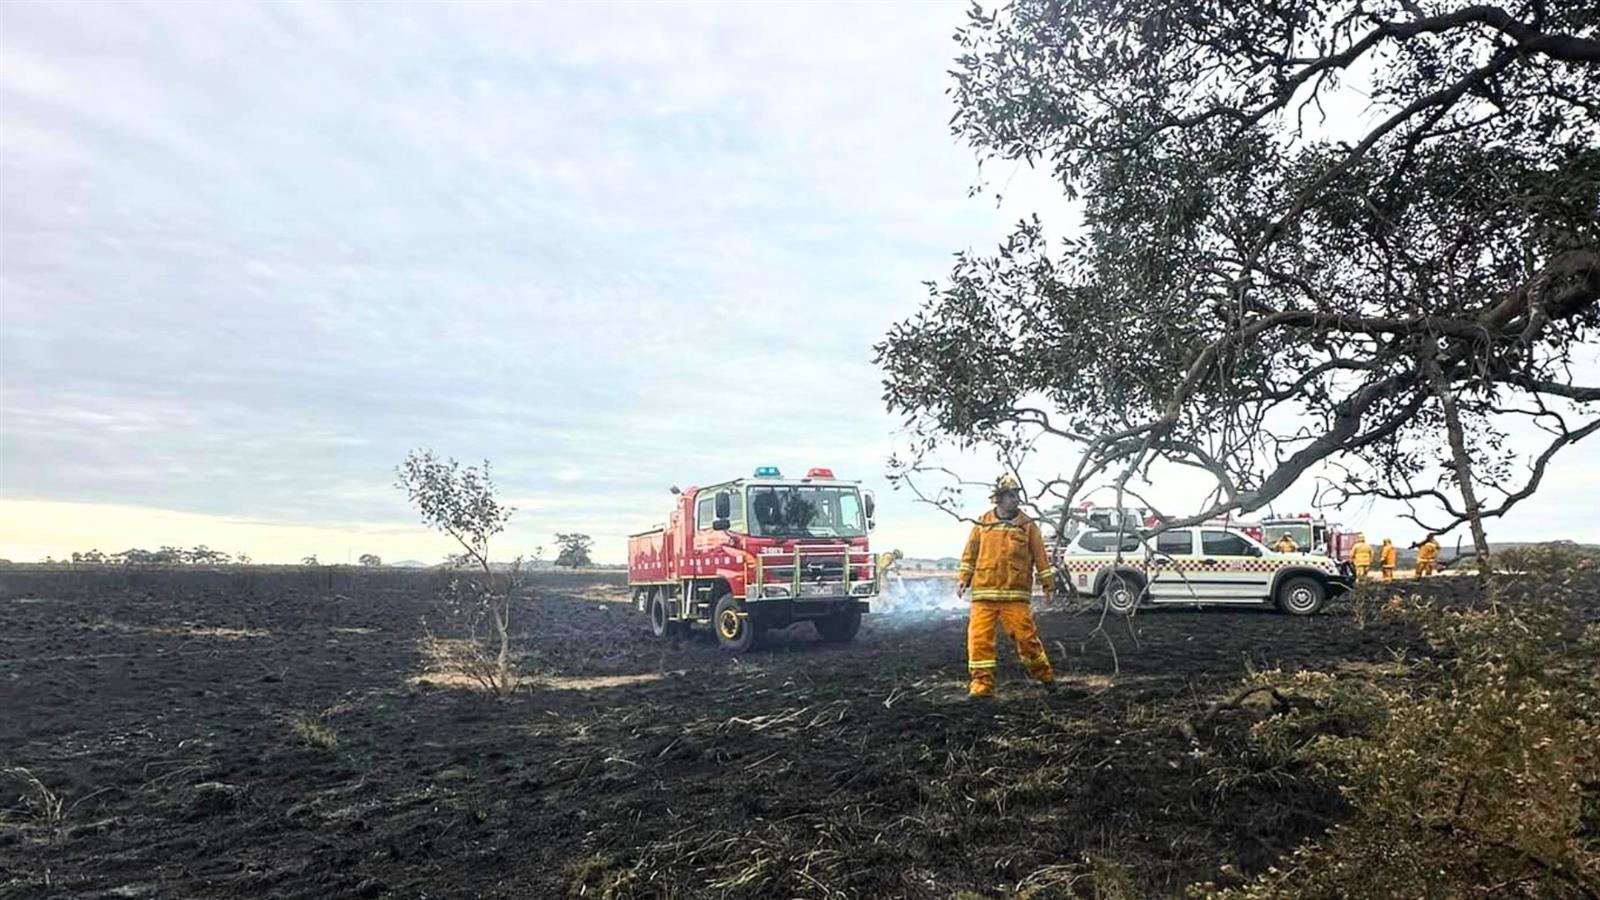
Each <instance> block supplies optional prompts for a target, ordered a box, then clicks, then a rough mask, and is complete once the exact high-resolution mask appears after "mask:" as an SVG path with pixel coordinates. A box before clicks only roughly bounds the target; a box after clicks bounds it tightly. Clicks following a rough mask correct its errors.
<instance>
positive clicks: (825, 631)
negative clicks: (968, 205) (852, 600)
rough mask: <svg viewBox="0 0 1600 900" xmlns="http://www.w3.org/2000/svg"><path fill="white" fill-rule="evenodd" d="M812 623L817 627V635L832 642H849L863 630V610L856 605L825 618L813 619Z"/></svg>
mask: <svg viewBox="0 0 1600 900" xmlns="http://www.w3.org/2000/svg"><path fill="white" fill-rule="evenodd" d="M811 625H812V627H813V628H815V629H817V637H819V638H822V639H823V640H824V641H827V642H828V643H830V644H844V643H849V642H850V641H853V640H855V637H856V632H858V631H860V630H861V610H860V609H858V608H854V607H852V608H850V609H842V610H838V611H836V612H834V613H832V614H830V615H829V616H828V617H827V618H825V619H812V620H811Z"/></svg>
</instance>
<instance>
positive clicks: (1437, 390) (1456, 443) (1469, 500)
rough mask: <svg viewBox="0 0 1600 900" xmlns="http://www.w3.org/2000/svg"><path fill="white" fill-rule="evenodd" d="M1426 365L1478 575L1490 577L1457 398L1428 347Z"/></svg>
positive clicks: (1481, 523) (1486, 549)
mask: <svg viewBox="0 0 1600 900" xmlns="http://www.w3.org/2000/svg"><path fill="white" fill-rule="evenodd" d="M1424 364H1425V365H1426V366H1427V368H1428V378H1429V380H1430V381H1432V382H1433V393H1434V395H1435V396H1437V397H1438V398H1439V405H1440V406H1441V407H1443V409H1444V424H1445V431H1446V433H1447V434H1448V435H1449V437H1450V456H1451V458H1452V460H1453V461H1454V463H1455V470H1456V482H1457V483H1458V484H1459V485H1460V487H1461V502H1462V503H1463V504H1464V505H1465V506H1466V510H1467V524H1468V525H1469V526H1470V527H1471V528H1472V543H1473V546H1475V547H1476V548H1477V550H1478V573H1479V574H1480V575H1483V576H1485V577H1487V574H1488V571H1489V569H1488V566H1489V538H1488V537H1487V536H1485V535H1484V533H1483V516H1482V514H1481V507H1479V505H1478V492H1477V490H1475V489H1474V488H1473V486H1472V459H1471V457H1469V456H1468V455H1467V439H1466V435H1465V433H1464V432H1463V431H1462V429H1461V410H1460V409H1458V408H1457V407H1456V398H1455V395H1454V394H1452V393H1450V384H1449V382H1448V381H1446V380H1445V377H1444V369H1442V368H1440V366H1439V361H1438V360H1437V359H1435V358H1434V354H1433V347H1432V346H1430V347H1429V352H1428V353H1427V355H1426V357H1425V359H1424Z"/></svg>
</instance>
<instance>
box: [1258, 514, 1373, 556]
mask: <svg viewBox="0 0 1600 900" xmlns="http://www.w3.org/2000/svg"><path fill="white" fill-rule="evenodd" d="M1261 532H1262V533H1261V535H1260V537H1259V538H1258V540H1260V541H1261V542H1262V543H1264V544H1267V545H1268V546H1273V545H1275V544H1276V543H1277V541H1278V540H1279V539H1280V538H1281V537H1283V535H1285V534H1287V535H1289V537H1291V538H1293V539H1294V542H1295V547H1296V552H1298V553H1310V554H1314V555H1316V556H1326V557H1328V558H1329V559H1334V560H1344V559H1349V558H1350V548H1351V547H1353V546H1355V533H1354V532H1348V531H1344V530H1342V527H1341V526H1340V525H1339V523H1337V522H1329V521H1328V520H1327V519H1325V518H1322V517H1320V516H1316V517H1314V516H1312V515H1311V513H1295V514H1292V515H1282V516H1268V517H1266V518H1264V519H1262V520H1261Z"/></svg>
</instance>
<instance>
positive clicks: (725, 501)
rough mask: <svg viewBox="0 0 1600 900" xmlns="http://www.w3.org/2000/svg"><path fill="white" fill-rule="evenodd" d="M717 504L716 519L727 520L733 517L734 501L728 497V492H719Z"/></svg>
mask: <svg viewBox="0 0 1600 900" xmlns="http://www.w3.org/2000/svg"><path fill="white" fill-rule="evenodd" d="M715 503H716V512H717V515H716V517H717V518H718V519H726V518H729V517H731V516H732V515H733V499H732V498H731V497H729V496H728V492H727V491H717V499H716V501H715Z"/></svg>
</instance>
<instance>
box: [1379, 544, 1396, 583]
mask: <svg viewBox="0 0 1600 900" xmlns="http://www.w3.org/2000/svg"><path fill="white" fill-rule="evenodd" d="M1394 560H1395V550H1394V541H1391V540H1389V539H1388V538H1384V539H1383V546H1382V547H1380V548H1378V565H1379V566H1382V567H1383V580H1384V581H1393V580H1394Z"/></svg>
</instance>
